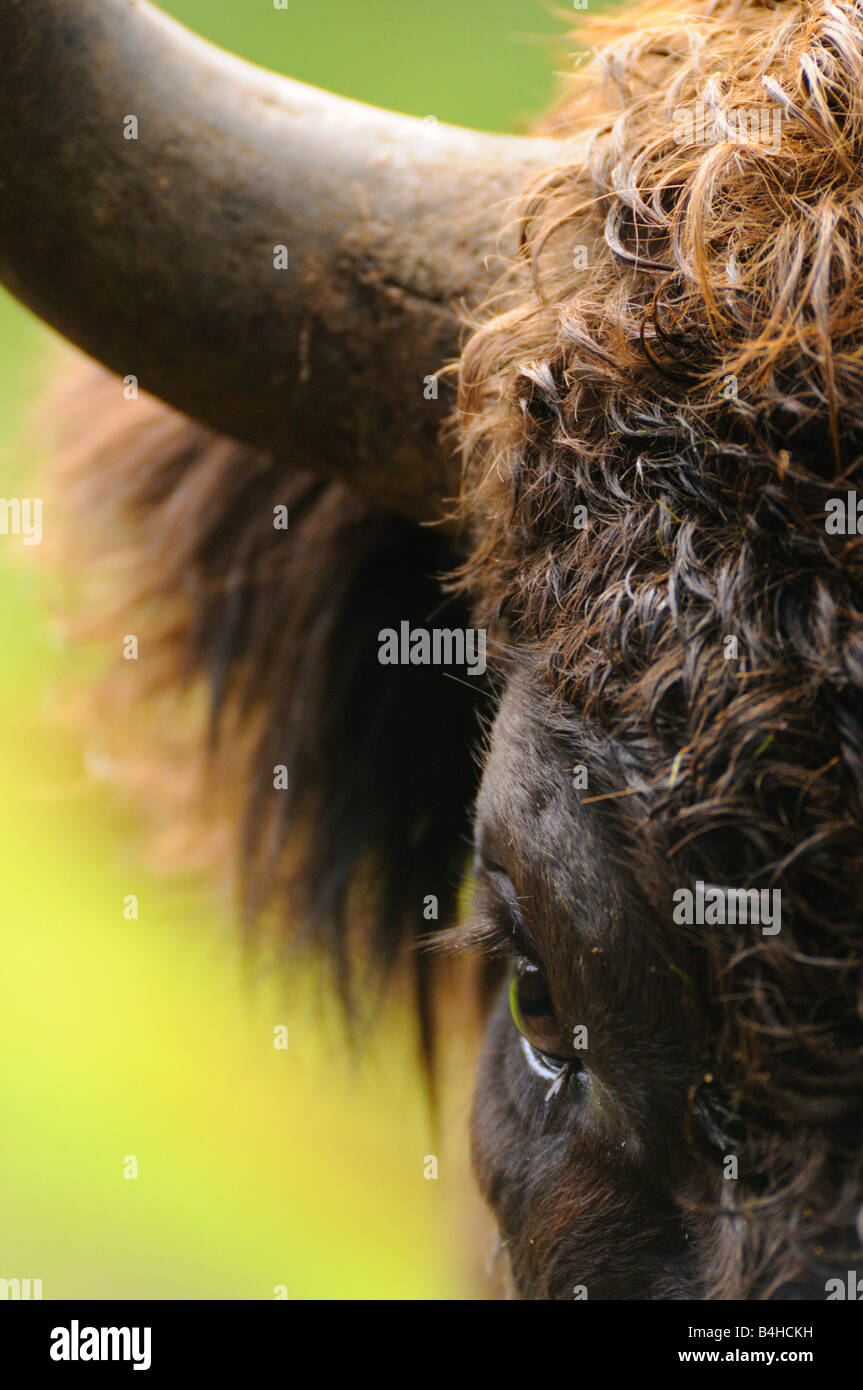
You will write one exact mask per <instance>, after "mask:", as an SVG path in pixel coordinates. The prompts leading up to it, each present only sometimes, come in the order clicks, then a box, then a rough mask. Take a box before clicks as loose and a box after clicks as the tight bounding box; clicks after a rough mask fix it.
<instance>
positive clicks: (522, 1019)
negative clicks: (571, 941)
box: [509, 961, 573, 1064]
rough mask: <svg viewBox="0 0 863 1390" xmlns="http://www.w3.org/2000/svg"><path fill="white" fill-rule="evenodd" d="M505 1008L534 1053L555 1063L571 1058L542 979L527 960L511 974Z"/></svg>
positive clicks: (570, 1046)
mask: <svg viewBox="0 0 863 1390" xmlns="http://www.w3.org/2000/svg"><path fill="white" fill-rule="evenodd" d="M509 1006H510V1009H511V1011H512V1017H513V1020H514V1022H515V1026H516V1028H517V1029H518V1031H519V1032H520V1033H521V1035H522V1037H523V1038H524V1039H525V1040H526V1041H527V1042H529V1043H530V1045H531V1047H532V1048H534V1050H535V1051H536V1052H539V1053H541V1055H542V1056H543V1057H546V1058H548V1060H549V1061H550V1062H553V1063H558V1064H560V1063H563V1062H568V1061H570V1060H571V1059H572V1056H573V1047H572V1043H571V1041H570V1038H569V1034H568V1032H567V1030H566V1029H565V1028H564V1027H563V1026H562V1024H560V1023H559V1022H558V1019H557V1015H556V1014H555V1011H554V1004H553V1003H552V1000H551V995H550V993H549V989H548V985H547V984H546V982H545V976H544V975H543V973H542V971H541V970H539V969H538V968H537V967H536V966H535V965H531V964H530V963H529V962H528V961H520V962H519V963H518V964H517V965H516V967H515V970H514V971H513V976H512V979H511V981H510V986H509Z"/></svg>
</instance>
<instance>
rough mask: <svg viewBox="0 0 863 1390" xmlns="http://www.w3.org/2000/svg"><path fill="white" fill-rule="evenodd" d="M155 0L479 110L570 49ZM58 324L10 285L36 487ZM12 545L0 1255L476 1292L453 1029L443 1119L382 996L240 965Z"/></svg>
mask: <svg viewBox="0 0 863 1390" xmlns="http://www.w3.org/2000/svg"><path fill="white" fill-rule="evenodd" d="M163 7H164V8H165V9H166V10H168V11H169V12H170V13H171V14H173V15H174V16H175V17H176V18H178V19H180V20H182V21H184V22H185V23H187V24H189V25H190V26H191V27H192V28H194V29H196V30H197V31H198V32H200V33H202V34H204V35H205V36H206V37H208V38H210V39H212V40H214V41H215V42H217V43H220V44H222V45H224V46H225V47H228V48H230V49H232V50H234V51H236V52H238V53H241V54H243V55H244V56H246V57H248V58H251V59H253V60H255V61H257V62H261V63H263V64H265V65H267V66H269V67H272V68H275V69H277V70H279V71H282V72H285V73H288V74H290V75H291V76H294V77H297V78H301V79H303V80H305V81H309V82H313V83H317V84H319V85H321V86H324V87H328V88H330V89H332V90H334V91H338V92H342V93H345V94H347V95H350V96H354V97H359V98H362V99H364V100H367V101H372V102H375V103H377V104H379V105H384V106H389V107H393V108H395V109H399V110H403V111H407V112H411V113H414V114H416V115H419V116H427V115H435V116H437V117H438V118H439V119H441V120H449V121H455V122H457V123H460V124H469V125H476V126H480V127H485V128H488V129H500V130H505V129H518V128H519V127H520V126H523V125H524V124H525V123H526V122H527V121H529V120H530V118H531V116H532V115H533V114H535V113H537V112H539V111H541V110H542V108H543V106H544V105H545V104H546V103H547V101H548V99H549V96H550V94H551V92H552V90H553V87H554V77H553V73H554V69H555V67H556V66H557V65H558V64H559V62H560V59H561V54H562V52H564V51H565V50H564V49H562V48H559V47H557V46H556V45H555V43H554V42H553V41H552V38H551V36H553V35H560V34H561V33H562V32H563V31H564V28H565V12H563V11H559V12H558V13H557V14H555V12H554V10H553V8H552V6H551V5H546V4H543V3H541V2H540V0H434V2H433V3H429V0H363V3H362V4H360V3H358V0H290V7H289V9H288V11H287V12H284V11H277V10H275V9H274V7H273V4H272V0H164V3H163ZM50 344H51V334H50V333H49V332H48V330H46V329H44V328H43V327H42V326H41V325H40V324H39V323H37V322H36V321H35V320H34V319H33V318H32V317H31V316H30V315H28V314H27V313H26V312H25V311H24V310H23V309H21V308H20V307H19V306H18V305H17V304H15V303H14V302H13V301H12V300H11V299H9V298H8V296H5V295H4V296H2V297H0V469H2V471H0V493H2V495H3V496H6V497H10V496H21V495H23V496H29V495H32V491H33V488H32V480H33V479H34V477H35V474H36V468H37V465H38V459H37V458H36V457H35V456H34V454H33V452H32V449H31V448H30V447H28V445H27V444H26V443H25V441H26V440H29V439H32V438H34V437H35V435H34V434H33V433H32V432H31V429H30V427H29V426H27V427H26V428H25V424H26V422H27V420H28V416H32V414H33V412H34V411H35V414H36V422H37V424H38V416H39V406H38V401H39V399H40V393H41V391H42V390H43V388H44V385H45V381H46V378H47V375H48V371H49V363H50V361H51V355H50V352H49V347H50ZM28 480H30V481H31V486H29V487H28ZM46 525H50V516H46ZM20 547H21V542H20V540H18V539H17V538H14V537H0V653H2V660H0V883H2V898H0V902H2V906H0V927H2V958H0V1039H2V1050H3V1056H4V1059H5V1064H4V1067H3V1077H2V1082H0V1104H2V1111H0V1278H15V1277H18V1278H31V1279H33V1278H40V1279H42V1281H43V1296H44V1297H45V1298H138V1297H150V1298H164V1299H176V1298H231V1299H236V1298H265V1299H266V1298H273V1297H274V1290H275V1289H276V1288H277V1286H284V1288H285V1289H286V1290H287V1294H288V1296H289V1297H292V1298H459V1297H476V1296H483V1295H484V1294H485V1292H486V1290H485V1288H484V1286H483V1284H482V1276H481V1274H480V1272H479V1271H480V1269H481V1264H482V1259H483V1258H484V1255H485V1253H486V1252H487V1249H488V1236H487V1232H486V1230H485V1227H484V1225H483V1220H484V1218H483V1217H482V1215H481V1212H480V1208H479V1205H478V1202H477V1199H475V1198H474V1197H473V1196H472V1195H471V1187H470V1180H469V1177H468V1175H467V1173H468V1164H467V1146H466V1130H467V1107H468V1099H469V1091H470V1081H471V1076H470V1073H471V1071H472V1068H473V1062H474V1059H473V1056H472V1054H471V1048H470V1046H469V1044H468V1043H467V1041H466V1042H465V1046H464V1049H463V1054H462V1055H460V1054H459V1053H458V1051H456V1053H455V1056H454V1060H453V1062H452V1067H451V1070H452V1078H453V1079H451V1083H450V1087H449V1102H448V1105H447V1107H445V1112H444V1122H443V1130H444V1133H443V1137H438V1138H435V1137H434V1136H433V1134H432V1130H431V1126H430V1124H429V1121H428V1117H427V1114H426V1110H425V1105H424V1101H423V1096H422V1089H421V1086H420V1084H419V1082H418V1078H417V1074H416V1071H415V1068H414V1065H413V1061H412V1057H413V1046H412V1043H411V1041H410V1039H409V1036H408V1034H407V1031H406V1029H405V1028H404V1026H403V1023H402V1021H401V1020H400V1017H399V1011H398V1008H392V1009H390V1010H389V1011H388V1013H387V1016H386V1017H384V1018H383V1019H382V1024H381V1030H380V1032H379V1035H378V1037H377V1039H376V1042H375V1045H374V1046H373V1047H372V1048H371V1050H370V1051H368V1052H367V1053H365V1054H364V1056H363V1058H362V1060H361V1062H360V1061H357V1060H355V1059H352V1057H351V1056H350V1055H349V1052H348V1049H347V1048H346V1047H345V1046H344V1043H343V1040H342V1035H341V1032H340V1030H339V1026H338V1023H337V1021H336V1019H335V1016H334V1011H333V1009H332V1007H331V1006H329V1005H328V1004H327V1003H326V1002H325V1001H324V998H323V996H322V995H321V993H320V991H319V990H317V988H316V987H315V986H314V982H312V981H311V980H308V981H305V980H304V979H303V980H300V981H298V980H297V979H296V978H294V979H293V980H292V982H291V984H292V988H291V989H290V990H289V992H288V994H287V995H284V994H283V993H282V991H281V988H280V985H279V982H278V980H277V979H275V978H274V977H265V978H264V979H263V980H261V981H258V982H257V983H255V984H254V985H250V984H249V982H248V979H247V977H246V976H245V975H244V974H243V972H242V970H241V969H240V963H239V958H238V950H237V946H236V939H235V935H234V932H233V930H232V924H231V923H230V922H229V921H228V920H227V914H226V912H225V911H224V909H223V908H221V907H219V906H218V905H217V903H216V902H215V901H213V900H211V899H209V898H208V896H207V893H206V891H202V890H201V888H200V886H198V885H196V884H194V883H191V882H187V881H183V880H178V879H175V878H165V877H158V876H156V875H155V874H153V873H149V872H148V871H147V870H146V868H145V867H144V864H145V861H144V859H143V856H142V855H141V853H140V835H139V833H138V828H137V826H136V821H135V818H134V816H132V815H131V814H130V813H129V812H128V811H126V810H122V809H120V808H119V807H118V803H117V801H116V800H115V799H114V797H113V796H112V794H111V793H110V791H108V790H106V789H105V788H104V787H103V786H101V785H100V784H98V783H97V782H95V781H94V780H93V779H91V778H89V777H88V776H87V773H86V768H85V753H84V748H83V746H82V743H81V741H80V739H79V737H78V736H77V735H76V734H75V733H74V732H73V731H72V729H71V728H70V727H68V726H66V725H64V724H63V722H62V721H58V720H57V719H56V718H55V717H54V712H55V709H56V707H57V706H58V704H59V703H60V701H59V698H58V696H59V693H60V692H62V691H63V690H64V688H65V687H66V685H67V683H68V682H69V679H70V677H71V676H72V675H73V674H74V672H75V670H76V664H77V663H79V662H80V659H81V657H80V653H76V652H74V651H69V650H66V649H64V647H63V646H62V645H61V644H60V643H59V641H58V640H57V639H56V638H55V636H54V633H53V629H52V626H51V623H50V621H49V618H48V615H47V609H46V604H45V603H44V601H43V600H42V599H41V598H40V583H39V579H38V576H37V574H35V573H34V570H35V569H36V568H37V567H34V566H33V565H32V564H22V563H21V561H22V559H23V558H29V556H26V555H23V554H22V551H21V549H20ZM128 893H136V894H137V895H138V897H139V900H140V916H139V919H138V920H137V921H126V920H125V919H124V917H123V912H122V905H123V899H124V896H125V895H126V894H128ZM278 1024H284V1025H286V1026H287V1028H288V1030H289V1046H288V1048H287V1050H286V1051H281V1050H278V1051H277V1050H275V1049H274V1047H273V1028H274V1026H276V1025H278ZM430 1153H434V1154H436V1155H438V1157H439V1159H440V1169H439V1171H440V1177H439V1179H438V1181H428V1180H426V1179H425V1178H424V1176H423V1168H424V1158H425V1156H426V1155H427V1154H430ZM128 1155H134V1156H135V1157H136V1158H137V1161H138V1165H139V1176H138V1178H137V1180H128V1179H126V1178H125V1177H124V1164H125V1161H126V1158H127V1156H128Z"/></svg>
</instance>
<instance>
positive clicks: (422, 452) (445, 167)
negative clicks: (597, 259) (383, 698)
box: [0, 0, 556, 518]
mask: <svg viewBox="0 0 863 1390" xmlns="http://www.w3.org/2000/svg"><path fill="white" fill-rule="evenodd" d="M128 117H134V118H135V121H136V122H137V132H136V131H135V124H134V122H132V121H130V120H127V118H128ZM135 133H137V138H129V137H130V136H134V135H135ZM555 148H556V146H555V143H554V142H551V141H539V140H527V139H518V138H513V137H506V136H491V135H482V134H478V133H475V132H473V131H468V130H461V129H457V128H455V127H451V126H445V125H437V124H433V123H429V122H426V121H421V120H416V119H412V118H410V117H405V116H398V115H393V114H391V113H389V112H385V111H380V110H377V109H375V108H373V107H369V106H365V105H363V104H361V103H359V102H354V101H348V100H345V99H343V98H339V97H333V96H330V95H328V94H327V93H324V92H322V91H319V90H318V89H317V88H314V87H308V86H306V85H304V84H301V83H298V82H292V81H289V80H287V79H285V78H281V77H277V76H275V75H273V74H271V73H269V72H265V71H263V70H262V69H259V68H256V67H254V66H252V65H250V64H247V63H244V62H242V61H240V60H239V59H236V58H233V57H231V56H230V55H228V54H226V53H224V52H222V51H221V50H220V49H217V48H214V47H213V46H212V45H210V44H208V43H205V42H204V41H203V40H201V39H199V38H197V37H196V36H195V35H193V34H191V33H190V32H189V31H188V30H186V29H184V28H183V27H182V26H181V25H179V24H176V23H174V21H172V20H170V19H168V18H166V17H165V16H164V15H163V14H161V13H160V12H159V11H158V10H156V9H155V8H154V7H153V6H152V5H150V4H147V3H145V2H144V0H0V279H2V280H3V282H4V283H5V284H6V285H7V286H8V288H9V289H10V290H11V291H12V292H13V293H14V294H15V295H17V296H18V298H19V299H21V300H23V302H24V303H25V304H27V305H28V306H29V307H30V308H31V309H33V310H34V311H35V313H37V314H38V315H39V316H40V317H41V318H43V319H45V320H46V321H47V322H48V323H50V324H52V325H53V326H54V327H55V328H56V329H58V330H59V331H60V332H61V333H62V334H64V335H65V336H66V337H67V338H70V339H71V340H72V341H73V342H74V343H76V344H77V345H78V346H80V347H82V348H83V349H84V350H85V351H86V352H88V353H90V354H91V355H92V356H93V357H96V358H98V359H99V360H100V361H102V362H103V363H104V364H105V365H106V366H108V367H110V368H111V369H112V370H113V371H115V372H118V373H119V374H120V375H121V376H125V375H127V374H131V375H134V376H135V377H137V378H138V380H139V382H140V385H141V387H142V388H143V389H146V390H148V391H150V392H152V393H153V394H155V395H156V396H159V397H161V398H162V399H163V400H165V401H167V402H168V403H169V404H170V405H172V406H174V407H176V408H177V409H179V410H181V411H183V412H185V413H186V414H188V415H191V416H193V417H194V418H196V419H198V420H200V421H202V422H203V423H205V424H207V425H210V426H212V427H213V428H215V429H217V430H219V431H221V432H223V433H227V434H231V435H234V436H236V437H238V438H240V439H243V440H245V441H246V442H248V443H250V444H253V445H257V446H261V447H264V448H266V449H271V450H276V451H278V452H281V453H283V454H285V455H286V456H288V457H290V458H291V459H292V460H293V461H295V462H296V464H297V465H298V466H299V467H303V468H309V469H312V470H314V471H317V472H323V473H325V474H326V475H328V476H333V477H337V478H341V479H343V480H344V481H346V482H348V483H349V484H350V485H351V486H353V487H355V488H356V489H358V490H360V491H363V492H365V493H366V494H368V495H371V496H374V497H376V498H378V499H379V500H381V501H382V502H383V503H384V504H386V505H389V506H392V507H394V508H396V509H398V510H401V511H403V512H405V513H407V514H408V515H411V516H414V517H420V518H426V517H431V516H434V515H437V514H438V513H439V505H440V501H441V498H443V497H445V496H447V495H449V496H452V495H453V494H454V493H455V491H456V490H457V480H458V470H457V467H456V465H455V462H454V460H453V459H452V458H451V457H450V455H449V453H448V451H447V450H446V449H445V448H444V446H443V445H442V444H441V442H440V438H439V435H440V424H441V421H442V419H443V418H444V416H445V414H446V412H447V401H446V400H445V399H443V397H444V396H445V395H446V394H447V393H445V392H442V393H441V396H442V399H441V400H439V401H438V402H437V403H435V402H434V401H429V400H426V399H425V398H424V390H423V383H424V379H425V378H428V377H430V376H431V375H432V374H433V373H434V372H436V371H437V370H438V369H439V368H440V367H441V366H442V365H443V364H444V363H445V362H446V361H447V360H448V359H452V358H454V357H455V356H457V354H458V349H459V323H458V313H457V301H458V300H459V298H460V297H462V296H471V297H473V298H475V297H476V295H477V292H478V290H480V289H481V288H482V286H483V283H484V282H487V281H488V278H489V274H488V271H487V270H485V269H484V266H483V260H484V257H485V256H486V254H487V253H488V252H490V251H491V252H493V251H494V250H495V248H496V246H497V244H498V240H499V237H498V233H499V231H500V229H501V228H502V227H503V226H504V225H505V224H506V223H507V222H508V221H509V220H510V214H509V213H508V212H507V211H506V208H505V201H506V200H507V199H508V198H509V197H511V196H512V195H513V194H515V193H517V192H519V190H520V189H521V188H522V187H523V186H524V184H525V183H526V182H527V181H528V180H529V179H530V177H531V174H532V172H533V171H534V170H535V169H536V168H537V167H538V166H541V165H543V164H546V163H548V162H550V160H551V159H552V157H553V154H554V151H555ZM277 247H284V248H286V251H287V269H277V268H276V262H277V260H278V259H279V257H281V259H282V261H283V260H284V252H281V253H277V252H276V248H277ZM505 249H511V245H510V247H505ZM427 394H431V393H427Z"/></svg>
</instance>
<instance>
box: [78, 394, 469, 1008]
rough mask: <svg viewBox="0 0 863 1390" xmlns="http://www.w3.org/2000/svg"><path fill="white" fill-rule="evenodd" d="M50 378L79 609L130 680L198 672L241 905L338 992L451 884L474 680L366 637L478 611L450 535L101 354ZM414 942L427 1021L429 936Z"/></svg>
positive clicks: (448, 905) (190, 679) (192, 681)
mask: <svg viewBox="0 0 863 1390" xmlns="http://www.w3.org/2000/svg"><path fill="white" fill-rule="evenodd" d="M65 395H66V398H67V401H68V402H70V403H71V404H70V405H69V406H67V408H66V413H65V417H64V418H65V421H66V426H65V427H66V429H67V430H68V432H69V434H70V437H71V439H72V441H73V442H72V445H71V447H70V448H69V449H68V450H67V452H66V454H65V457H64V458H63V459H62V460H61V461H60V462H59V464H58V466H57V468H56V470H55V483H56V486H55V491H57V490H59V491H60V493H61V494H62V501H63V503H64V507H65V509H66V510H67V511H68V512H69V513H70V515H69V516H68V517H67V519H66V523H65V525H66V532H67V536H68V537H70V538H71V544H72V546H73V548H74V554H73V557H72V564H73V566H74V567H77V568H78V569H79V571H80V572H81V573H82V574H83V576H84V581H85V582H84V585H83V590H84V594H85V599H84V615H85V618H86V628H87V630H88V631H89V632H90V633H91V634H93V635H96V636H99V637H101V638H102V639H105V638H108V639H109V640H110V641H111V642H112V643H116V646H115V650H118V651H119V649H120V643H121V641H122V635H123V634H131V633H137V634H139V637H140V649H139V657H138V661H137V668H136V669H135V671H134V673H133V675H132V677H131V678H132V679H133V680H134V681H135V683H136V700H137V701H139V702H141V701H143V702H146V701H147V700H148V699H152V698H159V697H160V692H164V691H165V690H168V691H169V692H170V691H172V690H174V691H179V690H180V689H181V688H185V689H187V690H189V691H190V692H191V693H192V698H193V700H194V693H195V692H200V691H201V690H203V691H205V694H206V705H207V713H206V716H205V717H204V718H202V719H200V720H199V723H198V730H199V737H198V743H199V746H201V745H205V744H206V745H207V747H208V758H207V764H206V765H207V779H208V780H207V787H208V788H209V789H210V790H211V791H212V794H213V795H214V796H215V795H217V794H218V795H221V791H222V789H224V788H225V786H228V787H230V788H232V789H233V792H234V793H235V800H236V809H235V812H234V822H233V826H232V836H233V852H234V856H235V862H236V866H237V874H238V879H239V883H240V885H241V894H242V902H243V906H244V913H245V917H246V920H247V922H248V923H250V924H251V923H260V922H261V921H266V922H267V923H268V924H270V925H273V926H275V927H276V929H277V931H278V932H279V933H282V934H284V936H285V937H286V938H288V937H292V938H296V937H297V936H298V935H300V936H303V937H304V938H305V939H307V940H310V941H311V942H313V943H314V944H315V945H318V946H320V947H321V948H322V949H323V950H325V951H326V952H327V954H328V955H329V957H330V958H331V959H332V960H333V961H334V962H335V966H336V971H337V976H338V982H339V988H340V991H341V993H342V995H343V997H344V998H345V999H346V1000H348V999H350V998H351V997H352V995H353V990H352V983H353V981H354V978H355V977H356V978H357V983H359V978H360V977H361V978H362V979H363V980H364V981H365V982H366V983H368V982H369V980H370V979H372V978H377V979H378V980H379V979H380V978H381V977H386V976H388V975H389V974H390V973H391V972H392V971H393V969H394V967H395V966H396V965H397V963H398V962H399V960H400V959H401V958H402V956H403V948H405V947H407V946H410V945H412V944H415V943H416V942H417V941H418V939H419V938H421V937H423V936H424V935H425V934H431V933H433V932H436V931H439V930H440V929H441V928H442V927H445V926H446V925H447V923H448V922H449V921H450V920H451V918H452V915H453V911H454V907H455V898H456V893H457V889H458V883H459V878H460V874H461V871H462V867H463V861H464V857H465V853H466V848H467V843H468V828H469V812H470V808H471V805H472V801H473V797H474V791H475V781H476V767H475V759H474V757H473V754H472V749H471V744H472V742H473V740H474V738H475V735H476V733H477V712H478V705H479V703H480V696H481V693H482V687H481V684H480V686H479V689H477V688H476V687H477V682H476V681H474V680H470V679H468V680H466V679H465V671H464V669H463V668H459V669H455V670H449V669H448V668H447V667H443V666H433V665H431V666H412V665H382V664H381V663H380V661H379V659H378V657H379V647H380V642H379V633H380V632H381V630H382V629H384V628H395V629H397V630H398V628H399V624H400V623H402V622H404V621H408V622H409V623H411V625H412V626H422V627H427V628H430V627H435V626H437V627H447V628H455V627H459V626H461V627H464V626H466V625H468V624H469V621H470V620H469V618H468V615H467V612H466V611H465V609H464V608H463V607H462V605H461V602H460V601H457V600H454V599H450V598H444V596H443V594H442V592H441V589H440V587H439V585H438V583H437V582H436V579H435V576H436V575H437V574H439V573H441V572H442V571H445V570H447V569H448V568H450V567H452V565H453V564H454V563H455V561H456V559H457V557H456V556H455V555H454V554H453V553H452V551H451V549H450V542H449V541H448V540H447V539H446V538H445V537H444V536H443V534H442V533H441V532H440V531H439V530H437V529H434V528H423V527H420V526H418V525H416V524H415V523H413V522H410V521H407V520H405V519H404V518H401V517H397V516H394V515H388V514H386V513H384V512H379V511H376V510H373V509H372V508H371V507H370V506H369V504H368V503H366V502H363V501H360V500H358V499H357V498H355V497H353V496H352V495H351V494H350V493H348V492H347V491H346V490H345V489H344V488H343V487H342V486H341V485H339V484H333V483H324V482H321V481H319V480H316V479H313V478H310V477H308V476H307V475H305V474H297V473H292V472H291V470H290V468H289V466H288V465H286V464H285V463H284V462H283V461H281V460H277V459H275V458H274V457H273V456H271V455H269V454H265V453H259V452H255V451H253V450H250V449H248V448H247V447H245V446H241V445H238V444H236V443H234V442H232V441H230V440H227V439H224V438H221V437H219V436H216V435H214V434H212V433H210V432H209V431H207V430H206V429H203V428H201V427H199V426H198V425H195V424H193V423H191V422H190V421H188V420H187V419H185V418H184V417H182V416H180V415H178V414H176V413H174V412H172V411H171V410H169V409H168V408H167V407H165V406H163V405H161V404H159V403H158V402H156V401H154V400H152V399H149V398H146V397H141V398H140V399H139V400H136V401H126V400H124V398H123V389H122V383H120V382H119V381H118V380H117V379H115V378H113V377H109V376H107V374H105V373H103V372H101V371H100V372H96V371H95V370H94V369H92V368H88V369H87V370H86V371H85V372H84V375H83V376H79V377H77V378H76V380H75V382H74V383H72V384H70V386H69V387H68V388H67V390H66V392H65ZM123 664H124V665H126V667H127V669H126V670H124V671H123V672H122V675H123V678H124V679H125V680H128V679H129V678H130V677H129V672H128V664H127V663H123ZM127 729H128V735H129V737H130V738H131V739H132V740H136V738H137V726H136V724H135V723H134V722H132V721H129V722H128V724H127ZM181 770H182V769H180V768H179V767H177V768H175V769H173V770H172V775H177V776H179V774H180V772H181ZM409 959H410V962H411V963H410V965H409V968H410V969H411V970H412V971H413V972H414V975H415V978H416V981H417V988H418V991H419V994H418V997H419V1007H420V1016H421V1019H422V1022H423V1028H424V1029H427V1028H428V1026H429V1025H428V1007H429V1000H428V983H429V981H428V973H429V970H430V969H431V959H430V958H428V957H426V956H425V955H417V953H416V952H411V953H410V957H409Z"/></svg>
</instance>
